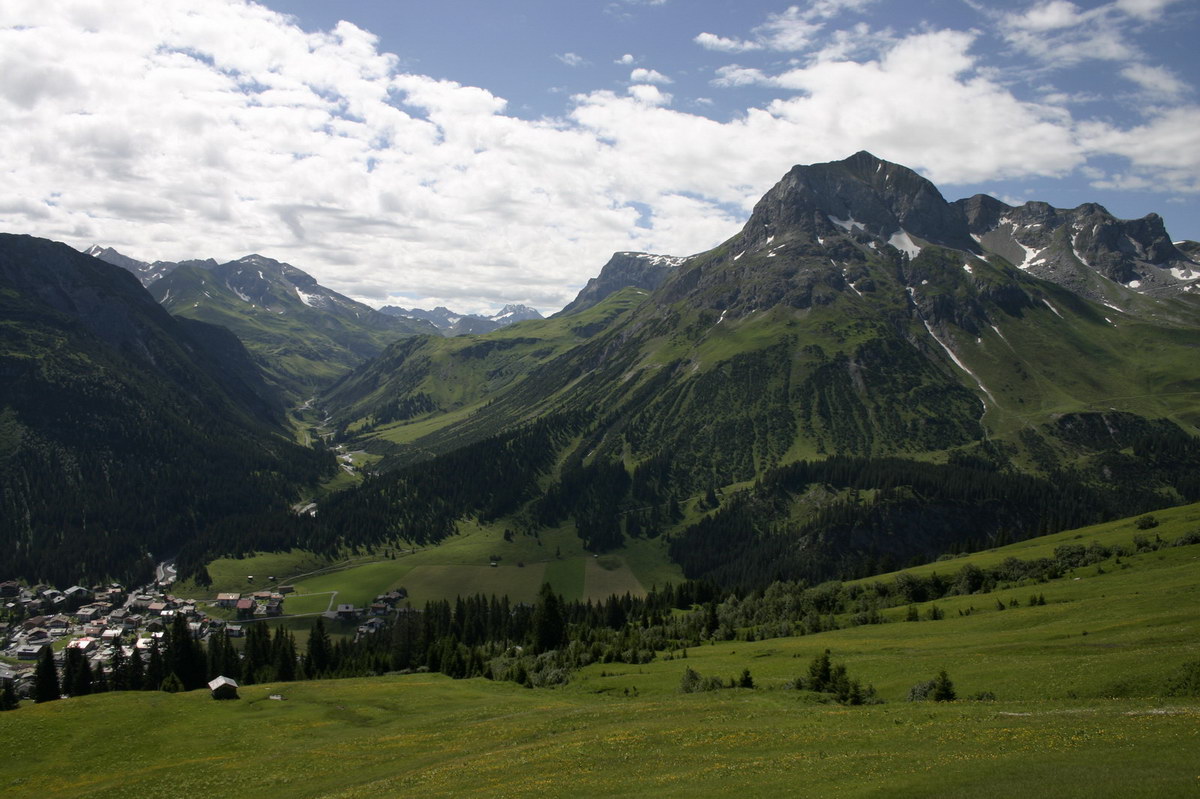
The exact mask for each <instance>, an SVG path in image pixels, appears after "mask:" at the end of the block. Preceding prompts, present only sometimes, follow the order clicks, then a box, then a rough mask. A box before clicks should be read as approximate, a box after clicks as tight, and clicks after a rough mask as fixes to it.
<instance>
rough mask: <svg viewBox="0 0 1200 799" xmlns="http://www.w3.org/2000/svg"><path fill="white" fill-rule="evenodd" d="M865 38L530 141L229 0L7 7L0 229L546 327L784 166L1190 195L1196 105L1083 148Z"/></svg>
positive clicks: (909, 54) (1044, 111) (522, 132)
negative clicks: (698, 109) (695, 95)
mask: <svg viewBox="0 0 1200 799" xmlns="http://www.w3.org/2000/svg"><path fill="white" fill-rule="evenodd" d="M51 6H53V7H51ZM862 6H863V4H861V3H858V4H855V3H849V2H834V1H833V0H827V1H826V2H818V3H815V4H811V5H810V6H809V7H808V8H809V9H810V10H812V9H818V8H819V9H820V11H819V13H821V14H832V13H835V12H836V11H844V10H848V9H855V8H861V7H862ZM788 13H791V12H790V10H789V12H788ZM813 13H816V12H813ZM1147 13H1148V12H1147ZM785 18H787V16H786V14H784V15H780V16H779V18H778V19H779V20H784V19H785ZM813 19H817V20H820V19H824V17H813ZM866 33H869V31H860V34H866ZM763 35H764V36H770V35H772V34H771V31H770V30H766V31H764V32H763ZM877 39H878V41H876V42H875V43H874V44H873V45H872V47H873V48H874V50H875V51H876V52H875V53H874V57H872V58H870V59H866V58H862V57H861V55H859V54H856V53H857V51H854V48H848V49H846V50H844V51H841V52H834V51H828V50H827V51H824V52H825V54H824V55H822V56H820V57H817V58H814V59H810V60H809V61H808V62H806V63H802V64H801V63H798V64H794V65H791V66H790V67H787V68H783V71H776V72H772V73H770V74H768V73H767V72H765V71H762V70H758V69H750V68H743V67H736V66H730V67H726V68H723V69H722V70H720V71H719V72H718V80H725V81H727V85H729V86H737V85H746V84H749V83H756V84H758V85H761V86H766V87H770V88H774V89H777V90H778V96H777V98H776V99H775V100H774V101H773V102H770V103H769V104H767V105H766V106H764V107H757V108H748V109H746V110H745V111H743V112H742V113H739V114H735V115H734V116H733V117H732V118H728V119H724V121H718V120H714V119H709V118H707V117H705V116H703V115H700V114H696V113H687V112H686V111H684V110H681V109H680V108H678V107H675V106H673V105H672V103H673V98H672V97H671V95H670V94H668V93H666V92H664V91H663V90H662V88H661V87H660V86H659V85H656V84H655V83H653V82H650V78H651V71H649V70H647V71H646V73H645V74H644V75H642V76H640V79H639V77H638V75H637V73H636V72H635V73H634V74H632V75H631V78H632V79H633V80H634V83H633V85H632V86H630V87H628V89H627V90H625V91H624V92H614V91H592V92H585V93H582V94H577V95H574V96H573V97H572V98H571V99H570V105H569V106H568V107H567V108H565V109H564V112H563V116H561V117H558V118H544V119H534V120H530V119H521V118H518V117H516V116H514V115H513V114H512V112H511V111H510V110H509V108H508V104H507V103H506V102H505V100H504V99H503V98H501V97H498V96H496V95H495V94H493V93H491V92H489V91H487V90H486V89H485V88H480V87H475V86H468V85H462V84H459V83H455V82H453V81H447V80H437V79H434V78H432V77H429V76H426V75H420V74H412V73H409V72H405V71H404V70H403V69H402V67H401V64H400V61H399V59H398V58H397V57H396V56H393V55H391V54H388V53H386V52H382V51H381V50H380V47H379V43H378V41H377V40H376V38H375V37H374V36H373V35H372V34H371V33H370V32H368V31H364V30H362V29H360V28H357V27H355V26H354V25H351V24H349V23H344V22H343V23H340V24H339V25H338V26H336V27H335V28H334V29H332V30H330V31H323V32H317V33H310V32H305V31H303V30H301V29H300V28H298V27H296V26H295V25H294V24H293V23H292V22H291V20H290V19H289V18H288V17H285V16H283V15H279V14H276V13H274V12H271V11H270V10H268V9H266V8H263V7H261V6H258V5H254V4H253V3H247V2H242V0H173V2H172V3H169V4H168V3H161V4H159V3H153V4H146V3H143V2H141V0H108V2H106V3H105V4H104V6H103V8H102V9H101V8H99V7H97V5H96V4H95V3H94V2H92V1H91V0H56V2H55V3H53V4H49V3H45V2H44V0H6V2H5V3H4V4H2V5H0V170H3V174H4V175H5V191H4V192H3V194H2V196H0V226H2V227H3V228H5V229H7V230H11V231H18V232H28V233H33V234H36V235H42V236H47V237H50V238H55V239H59V240H63V241H67V242H68V243H70V244H73V245H75V246H77V247H80V248H82V247H86V246H88V245H90V244H92V243H97V242H98V243H102V244H106V245H111V246H115V247H117V248H118V249H120V250H123V251H127V252H128V254H130V255H133V256H135V257H139V258H143V259H146V260H154V259H159V258H161V259H170V260H177V259H182V258H193V257H209V256H212V257H215V258H218V259H219V260H225V259H232V258H236V257H240V256H242V255H244V254H246V253H249V252H261V253H263V254H264V255H268V256H271V257H275V258H279V259H281V260H287V261H289V262H291V263H294V264H295V265H296V266H298V267H300V268H302V269H304V270H306V271H309V272H311V273H312V274H314V275H315V276H316V277H317V278H318V279H319V280H321V282H322V283H324V284H326V285H328V286H330V287H331V288H334V289H336V290H339V291H344V292H346V293H348V294H350V295H351V296H355V297H358V298H361V299H365V300H368V301H370V302H373V303H375V304H381V303H383V302H388V301H390V302H392V304H403V305H408V306H411V305H413V304H423V305H432V304H439V303H440V304H448V305H450V306H451V307H454V308H456V310H463V311H470V310H484V309H488V308H495V307H496V306H497V305H498V304H499V303H500V302H502V301H517V302H526V303H528V304H531V305H534V306H536V307H538V308H540V309H542V310H554V309H556V308H558V307H561V306H562V305H563V304H564V303H565V302H567V301H568V300H570V298H571V297H572V296H573V294H574V292H575V290H576V289H577V288H578V287H579V286H580V285H582V284H583V283H584V282H585V281H586V280H587V278H589V277H591V276H593V275H594V274H595V273H596V271H597V270H598V268H599V267H600V265H601V264H603V262H604V261H605V260H606V259H607V257H608V254H609V253H611V252H613V251H615V250H649V251H654V252H666V253H672V254H677V255H686V254H690V253H693V252H697V251H700V250H703V249H706V248H708V247H711V246H714V245H715V244H717V243H719V242H720V241H722V240H723V239H724V238H726V237H728V236H729V235H732V234H733V233H734V232H736V230H737V229H738V228H739V227H740V226H741V224H743V223H744V220H745V215H746V214H747V213H748V212H749V211H750V209H751V208H752V206H753V204H754V202H755V201H756V200H757V199H758V198H759V197H760V196H761V195H762V193H763V192H764V191H766V190H767V189H769V188H770V186H771V185H772V184H773V183H774V182H775V181H777V180H778V179H779V177H780V176H781V175H782V174H783V173H784V172H785V171H786V170H787V169H788V167H790V166H791V165H793V164H796V163H813V162H818V161H825V160H831V159H837V158H844V157H845V156H847V155H849V154H850V153H852V152H854V151H855V150H858V149H868V150H871V151H873V152H875V153H876V154H877V155H880V156H881V157H885V158H889V159H891V160H895V161H898V162H901V163H905V164H908V165H910V166H914V167H916V168H918V169H921V170H922V171H924V172H925V174H927V175H928V176H929V177H931V178H932V179H934V180H936V181H940V182H945V183H955V182H970V181H979V180H989V179H999V178H1003V177H1010V178H1011V177H1022V176H1031V175H1047V174H1060V173H1062V172H1064V171H1066V170H1070V169H1072V168H1073V167H1075V166H1078V165H1080V164H1082V163H1083V160H1084V159H1085V158H1086V157H1088V156H1090V155H1094V154H1107V155H1116V156H1119V157H1121V158H1123V159H1125V160H1126V161H1127V162H1128V164H1129V168H1128V169H1127V170H1125V171H1126V172H1127V173H1128V179H1129V180H1133V179H1138V180H1142V181H1156V180H1157V181H1163V182H1164V185H1170V186H1172V187H1176V188H1177V189H1178V190H1180V191H1186V190H1191V189H1190V188H1189V187H1194V186H1195V185H1196V184H1197V182H1198V180H1197V176H1200V163H1196V158H1197V157H1200V156H1196V157H1193V156H1192V154H1196V153H1200V141H1197V139H1196V135H1197V134H1196V131H1200V117H1198V116H1197V114H1200V111H1197V109H1196V108H1195V107H1190V108H1179V109H1176V110H1175V111H1174V112H1173V113H1170V114H1166V113H1164V114H1162V115H1159V116H1156V117H1154V118H1153V119H1149V120H1146V121H1145V122H1144V124H1141V125H1139V126H1138V127H1134V128H1132V129H1130V128H1122V127H1120V126H1117V125H1115V124H1112V123H1106V124H1092V125H1090V126H1086V127H1082V128H1081V127H1080V126H1079V125H1078V124H1077V122H1076V121H1075V120H1073V119H1072V118H1071V116H1070V114H1068V113H1067V112H1066V111H1064V110H1062V109H1059V108H1053V107H1050V106H1047V105H1044V104H1039V103H1031V102H1025V101H1021V100H1019V99H1017V98H1016V97H1015V96H1014V95H1013V94H1012V93H1011V92H1010V91H1009V90H1008V89H1007V88H1006V87H1005V86H1004V85H1003V84H1001V83H999V82H997V81H995V80H992V79H989V77H988V75H987V73H986V72H984V71H982V70H980V69H979V68H978V67H979V64H978V61H977V57H976V56H975V55H973V53H972V44H973V42H974V41H975V35H973V34H969V33H961V32H954V31H924V32H921V33H917V34H911V35H907V36H888V37H882V38H880V37H878V36H877ZM764 41H766V39H764ZM764 46H765V45H764ZM860 49H861V48H860ZM656 74H657V73H656ZM1137 74H1139V75H1140V76H1141V77H1142V78H1143V79H1145V80H1150V79H1151V78H1152V77H1153V76H1151V75H1150V73H1137ZM1159 77H1160V78H1161V77H1162V76H1161V75H1160V76H1159ZM1131 79H1133V80H1137V78H1136V77H1132V78H1131ZM1164 85H1166V84H1164ZM692 102H696V101H692ZM1181 154H1182V155H1181ZM1118 177H1119V176H1115V175H1108V174H1106V175H1104V176H1098V177H1097V178H1096V180H1104V179H1109V180H1116V179H1118ZM647 209H649V210H648V211H647Z"/></svg>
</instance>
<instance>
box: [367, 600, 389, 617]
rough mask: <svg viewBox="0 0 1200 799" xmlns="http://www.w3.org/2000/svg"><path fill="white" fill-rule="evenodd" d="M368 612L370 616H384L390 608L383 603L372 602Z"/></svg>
mask: <svg viewBox="0 0 1200 799" xmlns="http://www.w3.org/2000/svg"><path fill="white" fill-rule="evenodd" d="M369 610H370V612H371V615H372V616H386V615H387V612H388V611H389V610H391V608H389V607H388V606H387V603H385V602H372V603H371V607H370V608H369Z"/></svg>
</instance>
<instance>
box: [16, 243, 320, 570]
mask: <svg viewBox="0 0 1200 799" xmlns="http://www.w3.org/2000/svg"><path fill="white" fill-rule="evenodd" d="M0 308H2V313H0V373H2V374H3V375H4V380H3V381H0V484H2V485H3V511H2V512H0V547H3V549H4V551H5V552H6V553H8V555H6V563H7V564H8V568H9V569H10V571H11V573H14V574H19V575H23V576H26V577H28V578H30V579H47V580H50V581H52V582H57V583H60V584H65V583H68V582H78V581H81V580H99V579H103V578H105V577H120V578H122V579H129V578H132V577H135V576H143V570H144V569H145V568H146V567H147V558H149V557H150V555H149V554H148V553H154V555H157V556H165V555H168V554H171V553H172V552H174V551H177V550H178V548H179V547H180V546H181V545H182V544H183V543H184V542H186V541H188V540H190V539H192V538H193V537H195V536H197V535H199V534H201V533H202V531H203V529H204V528H205V527H206V526H207V525H208V524H210V523H212V522H214V521H216V520H217V519H220V518H223V517H226V516H229V515H232V514H238V513H245V512H254V511H256V510H257V511H265V510H268V509H270V508H273V507H280V506H281V505H283V504H284V503H286V501H287V500H288V499H289V498H290V497H292V496H293V494H294V492H295V491H296V488H297V486H298V485H299V484H300V483H303V482H309V481H312V480H314V479H315V478H316V477H317V476H318V474H319V473H320V472H321V471H322V470H323V469H324V468H325V463H326V461H327V458H326V457H324V456H321V455H318V454H317V453H315V452H313V451H311V450H306V449H303V448H300V447H296V446H294V445H293V444H290V443H289V442H288V441H286V440H285V439H284V438H283V437H281V436H280V435H279V434H278V432H276V431H278V429H279V420H280V418H281V415H282V414H281V412H280V410H279V408H278V406H277V405H276V404H275V403H274V402H273V398H272V396H271V393H270V391H269V389H268V388H267V387H266V386H265V385H264V384H263V382H262V379H261V376H260V375H259V374H258V372H257V369H256V368H255V367H254V366H253V364H252V363H251V361H250V359H249V357H248V355H247V353H246V351H245V349H244V348H243V347H242V346H241V344H240V343H239V342H237V340H236V339H235V338H234V337H233V336H232V335H231V334H230V333H229V332H228V331H225V330H222V329H220V328H215V327H213V326H211V325H206V324H203V323H200V322H194V321H183V320H177V319H175V318H174V317H172V316H171V315H170V314H168V313H167V312H166V311H165V310H164V309H163V308H162V307H160V306H159V305H158V304H157V303H156V302H155V301H154V300H153V299H152V298H151V297H150V295H149V294H147V293H146V291H145V290H144V289H143V288H142V287H141V286H140V285H139V284H138V281H137V280H136V279H134V278H133V277H132V276H131V275H129V274H128V273H127V272H125V271H123V270H121V269H119V268H116V267H113V266H110V265H108V264H105V263H102V262H100V261H98V260H95V259H93V258H89V257H87V256H86V255H82V254H80V253H78V252H76V251H75V250H73V249H71V248H70V247H67V246H66V245H62V244H56V243H54V242H49V241H46V240H43V239H35V238H31V237H28V236H11V235H0Z"/></svg>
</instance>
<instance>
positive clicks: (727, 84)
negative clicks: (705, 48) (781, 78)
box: [711, 64, 775, 88]
mask: <svg viewBox="0 0 1200 799" xmlns="http://www.w3.org/2000/svg"><path fill="white" fill-rule="evenodd" d="M711 83H712V85H714V86H721V87H723V88H733V87H737V86H754V85H768V86H769V85H774V83H775V79H774V78H770V77H767V75H766V73H764V72H763V71H762V70H761V69H755V68H753V67H741V66H738V65H737V64H729V65H728V66H724V67H718V68H717V77H715V78H713V80H712V81H711Z"/></svg>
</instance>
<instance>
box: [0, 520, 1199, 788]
mask: <svg viewBox="0 0 1200 799" xmlns="http://www.w3.org/2000/svg"><path fill="white" fill-rule="evenodd" d="M1155 516H1156V518H1157V520H1158V526H1157V527H1155V528H1154V529H1153V530H1152V531H1150V534H1149V538H1150V539H1151V540H1153V539H1154V534H1155V533H1157V534H1159V535H1160V537H1161V538H1162V539H1164V540H1165V541H1168V542H1169V541H1171V540H1173V539H1174V538H1175V537H1177V536H1179V535H1183V534H1186V533H1187V532H1189V531H1196V530H1200V510H1198V508H1197V506H1190V507H1187V508H1176V509H1172V510H1168V511H1162V512H1158V513H1156V514H1155ZM1138 534H1139V530H1138V528H1137V525H1136V524H1135V522H1134V520H1132V519H1125V520H1122V521H1120V522H1115V523H1111V524H1108V525H1104V526H1101V527H1097V528H1092V529H1085V530H1078V531H1072V532H1070V533H1068V534H1064V535H1061V536H1058V537H1056V538H1054V539H1046V540H1041V541H1030V542H1025V543H1024V544H1023V545H1016V546H1013V547H1007V548H1001V549H997V550H995V551H992V552H987V553H979V554H978V555H973V556H967V557H964V558H960V559H955V560H953V561H949V562H942V563H937V564H929V565H928V566H926V567H922V568H921V569H920V570H917V573H923V574H926V575H928V573H929V572H930V571H931V570H935V571H940V572H941V573H943V574H946V575H955V574H958V573H960V572H962V571H963V569H964V567H967V566H978V567H993V566H995V565H996V564H998V563H1001V562H1003V560H1004V558H1006V557H1009V556H1016V557H1018V558H1022V559H1030V558H1036V557H1040V556H1044V555H1048V554H1050V553H1051V552H1052V551H1053V550H1054V548H1055V547H1061V546H1062V545H1063V544H1079V545H1081V546H1083V547H1086V546H1089V545H1092V544H1093V543H1095V544H1099V545H1105V546H1116V545H1120V546H1132V545H1133V542H1134V536H1135V535H1138ZM1196 549H1197V545H1195V544H1192V545H1184V546H1175V547H1171V546H1168V547H1166V548H1161V549H1154V548H1151V549H1149V550H1147V551H1144V552H1141V553H1137V554H1125V555H1120V556H1116V557H1113V556H1109V557H1108V558H1105V559H1102V560H1100V561H1098V562H1093V563H1091V564H1089V565H1087V566H1084V567H1079V568H1076V569H1074V570H1071V571H1069V572H1067V573H1065V574H1064V575H1063V576H1062V577H1060V578H1057V579H1051V580H1049V581H1046V582H1037V581H1018V582H1014V583H1011V584H1004V585H1001V586H999V587H998V588H997V589H996V590H994V591H982V592H979V593H975V594H970V595H963V596H953V597H948V598H945V599H941V600H938V601H937V602H936V603H928V602H926V603H919V604H917V605H915V608H916V610H917V611H918V614H919V616H920V618H921V619H922V620H921V621H919V622H916V623H912V622H905V621H902V619H903V618H904V615H905V612H906V611H905V608H903V607H901V608H895V609H892V610H890V611H887V616H888V618H889V621H888V622H887V623H882V624H867V625H860V626H849V627H846V628H844V629H838V630H832V631H826V632H818V633H814V634H811V635H803V636H798V637H772V638H769V639H766V640H757V641H755V640H746V637H747V636H746V633H747V629H746V628H743V629H741V630H739V631H738V636H737V640H729V641H720V640H715V641H712V642H709V643H704V644H702V645H698V646H692V647H689V648H688V649H687V651H686V654H685V653H684V652H683V651H680V650H677V651H674V652H659V653H658V656H657V657H656V658H655V659H654V660H653V661H651V662H648V663H641V664H637V665H630V664H623V663H595V664H593V665H590V666H587V667H586V668H584V669H583V670H582V671H580V672H579V673H578V674H577V675H576V676H575V677H574V678H573V679H572V681H571V683H570V684H568V685H566V686H562V687H558V688H554V689H535V690H529V689H526V688H522V687H519V686H516V685H514V684H513V683H508V682H490V681H487V680H483V679H469V680H451V679H449V678H446V677H444V676H442V675H437V674H411V675H388V676H384V677H378V678H371V679H349V680H326V681H317V682H301V683H278V684H263V685H254V686H249V687H243V688H242V689H241V690H240V695H241V699H239V700H238V701H232V702H214V701H212V700H211V699H210V698H209V697H208V694H207V692H206V691H195V692H192V693H183V694H166V693H161V692H149V693H140V692H138V693H119V694H103V695H93V696H87V697H81V698H78V699H71V700H68V701H60V702H53V703H48V704H43V705H36V706H35V705H26V706H24V707H22V708H20V709H19V710H18V711H16V712H11V713H3V714H0V733H2V734H3V735H5V737H6V740H18V741H28V742H36V744H37V745H36V746H28V747H26V748H25V751H24V753H23V754H22V756H21V757H20V758H19V759H15V758H13V759H10V761H9V762H8V764H7V765H6V772H5V781H6V782H5V785H6V795H9V796H12V797H26V796H28V797H33V796H46V795H64V794H68V793H69V794H71V795H73V796H81V797H88V796H101V795H107V794H109V793H111V792H112V790H114V789H116V788H118V786H119V788H120V790H125V791H134V792H138V793H145V794H148V795H157V794H158V793H159V792H165V793H170V792H174V791H178V790H179V786H181V785H187V786H191V788H193V789H195V790H203V791H204V792H205V793H206V795H209V796H212V797H214V799H216V798H217V797H225V796H230V797H232V796H238V797H255V796H268V795H270V796H275V795H278V794H279V793H280V792H281V791H282V792H285V793H287V794H288V795H289V796H297V797H332V796H340V797H346V796H363V797H366V796H379V795H390V794H393V793H400V792H412V791H419V792H420V793H422V794H424V795H429V796H496V795H509V796H529V795H535V794H536V795H547V794H549V795H564V796H566V795H590V796H643V795H646V794H647V793H649V792H653V793H655V794H656V795H663V796H728V795H730V794H731V793H749V794H750V795H763V794H767V793H789V792H791V791H793V790H794V789H795V787H796V786H797V785H803V786H805V788H806V789H807V790H810V791H813V792H815V793H818V794H821V795H834V794H836V795H842V796H868V795H879V794H880V793H886V794H887V795H889V796H952V795H963V794H971V795H978V796H984V797H992V796H995V797H1003V796H1012V795H1020V794H1028V795H1046V794H1048V793H1053V794H1054V795H1055V796H1066V797H1090V796H1146V797H1151V796H1167V795H1183V794H1185V793H1187V792H1188V791H1191V790H1192V789H1193V788H1194V783H1195V777H1196V775H1195V771H1194V758H1193V757H1192V752H1193V751H1194V749H1195V746H1196V744H1197V740H1196V734H1197V733H1196V731H1197V728H1198V725H1197V721H1198V720H1200V704H1198V699H1197V697H1196V696H1195V695H1191V696H1189V695H1186V694H1172V691H1173V690H1175V689H1174V688H1172V686H1176V685H1178V683H1177V678H1178V676H1179V675H1180V674H1181V667H1182V666H1183V665H1184V664H1185V663H1189V662H1196V661H1197V660H1200V647H1198V644H1197V641H1200V617H1198V616H1197V615H1196V614H1195V613H1194V612H1193V608H1194V607H1195V606H1196V600H1197V587H1196V579H1195V578H1196V569H1197V553H1196ZM894 578H895V575H887V576H880V577H878V578H877V579H878V580H886V581H891V580H892V579H894ZM1031 594H1033V595H1041V596H1042V597H1044V599H1045V604H1044V605H1043V604H1031V603H1030V602H1029V598H1030V595H1031ZM932 604H936V605H937V606H938V607H939V608H940V609H941V611H942V612H943V613H944V617H943V618H942V619H941V620H938V621H929V620H926V616H927V615H928V611H929V609H930V606H931V605H932ZM1000 604H1003V605H1004V609H1003V610H1000V609H998V605H1000ZM737 605H738V603H737V602H736V601H732V602H726V603H724V604H723V605H722V607H721V609H720V612H721V613H722V614H725V613H727V612H728V613H731V612H735V611H736V608H737ZM843 621H845V619H843ZM826 649H828V650H830V652H831V655H832V658H833V661H834V662H835V663H844V664H845V665H846V668H847V670H848V672H849V674H850V675H852V676H853V677H855V678H856V679H860V680H862V681H863V683H864V684H866V683H870V684H871V685H873V686H874V688H875V689H876V691H877V693H878V696H879V697H880V698H881V699H882V700H883V703H882V704H876V705H863V706H846V705H842V704H837V703H835V702H833V701H832V699H831V698H830V697H828V696H827V695H822V694H818V693H814V692H812V691H806V690H796V689H795V688H794V687H792V684H793V683H794V681H795V679H796V678H797V677H802V676H804V675H806V674H808V670H809V665H810V663H811V662H812V661H813V659H814V658H816V657H817V656H818V655H819V654H820V653H822V652H823V651H825V650H826ZM685 668H690V669H693V670H695V671H696V672H698V673H699V674H700V675H703V676H718V677H720V678H721V679H722V681H725V680H728V679H730V678H736V677H737V676H738V675H739V674H740V673H741V672H742V671H743V670H744V669H748V670H749V671H750V673H751V675H752V680H753V683H754V687H753V688H735V689H728V688H726V689H723V690H715V691H707V692H699V693H686V694H685V693H681V692H680V690H679V689H680V685H681V677H682V675H683V674H684V670H685ZM939 670H945V671H946V672H947V673H948V674H949V676H950V678H951V679H952V681H953V684H954V689H955V691H956V693H957V696H958V698H957V700H956V701H951V702H931V701H918V702H909V701H906V700H907V697H908V695H909V691H910V688H911V687H912V686H913V685H914V684H916V683H920V682H922V681H924V680H928V679H931V678H932V677H934V676H935V675H936V674H937V672H938V671H939ZM271 696H277V697H279V698H278V699H277V700H272V699H270V698H269V697H271ZM981 697H982V698H981ZM114 724H117V725H119V726H120V727H121V729H123V730H125V732H124V733H123V735H122V736H120V737H119V738H114V737H113V736H108V735H104V734H102V729H109V728H111V727H112V725H114ZM181 741H186V742H187V745H186V746H180V742H181ZM82 742H86V743H82ZM131 750H133V751H137V752H138V753H139V763H141V764H142V765H140V766H136V767H131V766H130V764H129V763H128V762H127V757H126V755H127V753H128V752H129V751H131ZM65 761H69V762H70V763H71V766H70V767H68V768H63V767H62V766H61V764H62V763H63V762H65Z"/></svg>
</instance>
